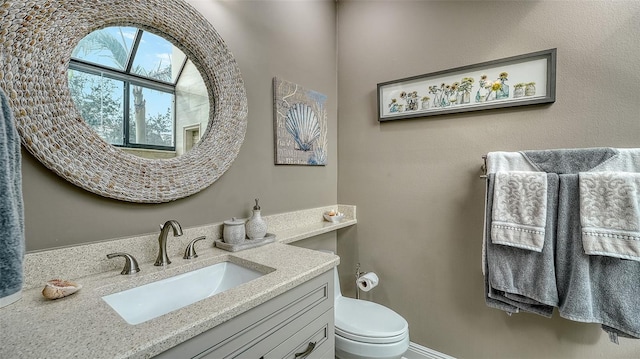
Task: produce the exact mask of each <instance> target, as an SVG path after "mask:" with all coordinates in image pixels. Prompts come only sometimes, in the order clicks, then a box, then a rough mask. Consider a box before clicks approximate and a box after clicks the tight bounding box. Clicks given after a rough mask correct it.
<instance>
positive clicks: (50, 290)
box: [42, 279, 82, 299]
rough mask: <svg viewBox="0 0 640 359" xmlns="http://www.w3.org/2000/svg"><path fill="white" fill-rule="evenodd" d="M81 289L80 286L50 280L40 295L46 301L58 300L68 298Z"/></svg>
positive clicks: (60, 280) (69, 282)
mask: <svg viewBox="0 0 640 359" xmlns="http://www.w3.org/2000/svg"><path fill="white" fill-rule="evenodd" d="M80 288H82V285H81V284H78V283H74V282H71V281H67V280H62V279H52V280H50V281H48V282H47V284H46V285H45V287H44V289H43V290H42V295H43V296H44V297H45V298H47V299H59V298H64V297H66V296H69V295H71V294H73V293H75V292H77V291H79V290H80Z"/></svg>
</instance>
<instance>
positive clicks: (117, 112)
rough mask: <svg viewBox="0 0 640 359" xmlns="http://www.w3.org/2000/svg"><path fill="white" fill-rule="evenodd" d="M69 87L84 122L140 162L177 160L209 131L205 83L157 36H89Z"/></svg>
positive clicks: (116, 31) (114, 32)
mask: <svg viewBox="0 0 640 359" xmlns="http://www.w3.org/2000/svg"><path fill="white" fill-rule="evenodd" d="M68 84H69V90H70V92H71V97H72V98H73V101H74V103H75V105H76V107H77V109H78V111H79V113H80V115H81V116H82V118H83V119H84V120H85V122H86V123H87V124H88V125H89V126H90V127H91V128H92V129H93V130H94V131H95V132H96V133H97V134H98V135H99V136H100V137H101V138H102V139H104V140H105V141H106V142H108V143H110V144H112V145H114V146H117V147H120V148H121V149H123V150H125V151H127V152H130V153H133V154H135V155H138V156H142V157H148V158H171V157H175V156H179V155H181V154H182V153H184V152H186V151H188V150H189V149H190V148H192V147H193V146H194V145H195V144H196V143H197V142H198V140H199V139H200V136H201V135H202V134H203V132H204V130H205V129H206V127H207V122H208V119H209V98H208V95H207V89H206V87H205V84H204V81H203V80H202V76H201V75H200V73H199V72H198V70H197V69H196V67H195V66H194V65H193V63H192V62H191V61H190V60H189V59H187V57H186V56H185V54H184V53H183V52H182V51H180V49H178V48H177V47H175V46H174V45H173V44H171V43H170V42H169V41H167V40H165V39H164V38H162V37H160V36H157V35H155V34H153V33H151V32H147V31H143V30H141V29H138V28H134V27H107V28H104V29H100V30H96V31H94V32H92V33H90V34H89V35H87V36H86V37H84V38H83V39H82V40H81V41H80V42H79V43H78V45H77V46H76V48H75V49H74V50H73V53H72V58H71V61H70V64H69V71H68Z"/></svg>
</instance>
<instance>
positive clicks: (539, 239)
mask: <svg viewBox="0 0 640 359" xmlns="http://www.w3.org/2000/svg"><path fill="white" fill-rule="evenodd" d="M546 218H547V174H546V173H544V172H525V171H522V172H520V171H513V172H497V173H496V175H495V190H494V193H493V209H492V220H491V241H492V242H493V243H494V244H502V245H507V246H512V247H517V248H522V249H529V250H533V251H536V252H541V251H542V247H543V246H544V235H545V225H546Z"/></svg>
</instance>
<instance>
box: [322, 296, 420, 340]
mask: <svg viewBox="0 0 640 359" xmlns="http://www.w3.org/2000/svg"><path fill="white" fill-rule="evenodd" d="M335 315H336V321H335V329H336V334H337V335H340V336H341V337H344V338H348V339H351V340H355V341H359V342H365V343H394V342H398V341H400V340H402V339H404V338H405V337H406V336H407V335H408V330H409V325H408V324H407V321H406V320H404V318H403V317H401V316H400V315H399V314H398V313H396V312H394V311H393V310H391V309H389V308H387V307H385V306H382V305H380V304H377V303H373V302H369V301H365V300H356V299H352V298H345V297H338V298H337V299H336V302H335Z"/></svg>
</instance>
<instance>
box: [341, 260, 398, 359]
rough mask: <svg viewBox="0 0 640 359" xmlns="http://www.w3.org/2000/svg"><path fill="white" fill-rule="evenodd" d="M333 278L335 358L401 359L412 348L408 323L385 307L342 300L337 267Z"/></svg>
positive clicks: (348, 299) (353, 300)
mask: <svg viewBox="0 0 640 359" xmlns="http://www.w3.org/2000/svg"><path fill="white" fill-rule="evenodd" d="M333 276H334V283H335V296H334V297H335V303H334V307H335V342H336V358H338V359H400V358H402V355H403V354H404V353H405V352H406V351H407V349H408V348H409V325H408V324H407V321H406V320H405V319H404V318H403V317H401V316H400V315H399V314H398V313H396V312H394V311H393V310H391V309H389V308H387V307H385V306H383V305H380V304H377V303H373V302H369V301H366V300H359V299H353V298H348V297H343V296H342V292H341V290H340V278H338V268H337V267H334V268H333Z"/></svg>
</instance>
